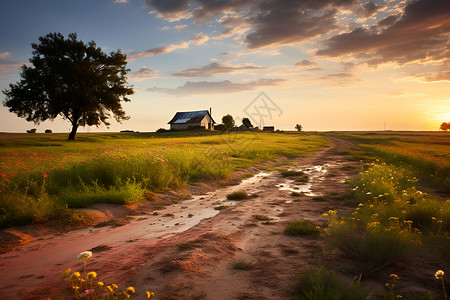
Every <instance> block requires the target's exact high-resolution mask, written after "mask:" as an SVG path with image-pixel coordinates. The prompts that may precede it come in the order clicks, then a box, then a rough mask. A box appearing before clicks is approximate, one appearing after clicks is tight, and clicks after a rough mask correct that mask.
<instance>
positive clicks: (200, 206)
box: [0, 137, 439, 299]
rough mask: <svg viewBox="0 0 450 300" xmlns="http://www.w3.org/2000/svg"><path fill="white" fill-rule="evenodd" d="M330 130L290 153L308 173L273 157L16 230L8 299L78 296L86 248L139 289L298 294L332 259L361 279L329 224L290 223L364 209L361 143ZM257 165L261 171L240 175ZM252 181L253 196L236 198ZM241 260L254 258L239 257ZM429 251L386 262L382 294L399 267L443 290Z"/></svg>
mask: <svg viewBox="0 0 450 300" xmlns="http://www.w3.org/2000/svg"><path fill="white" fill-rule="evenodd" d="M330 140H331V146H330V147H329V148H326V149H322V150H320V151H318V152H316V153H315V154H313V155H310V156H308V157H303V158H296V159H290V160H289V169H292V170H297V171H303V172H304V173H305V174H306V175H307V176H308V179H309V180H308V181H307V182H295V180H294V179H295V178H296V177H283V176H282V175H281V174H280V173H279V172H277V171H270V172H269V171H262V170H266V169H267V167H269V166H272V167H273V165H274V162H273V161H272V162H267V163H265V164H260V165H258V166H256V167H253V168H251V169H248V170H238V171H237V172H236V173H235V174H234V177H233V178H234V179H235V180H233V182H234V183H236V184H235V185H231V186H226V187H220V185H218V184H217V183H215V184H204V183H197V184H195V185H193V186H191V187H190V189H189V190H188V191H187V190H184V191H176V192H170V193H166V194H162V195H155V196H154V197H152V200H151V201H147V202H146V203H143V204H139V205H133V206H125V207H122V206H111V205H97V206H94V207H92V208H90V209H86V210H85V211H88V212H90V213H91V214H95V216H96V217H95V218H94V219H95V224H94V225H95V226H91V227H88V228H84V229H78V230H72V231H69V232H61V231H60V230H59V229H58V228H56V226H53V228H52V226H48V224H47V225H39V226H33V227H30V226H29V227H21V228H10V229H8V230H4V231H2V232H1V234H0V239H1V241H2V245H3V246H2V251H3V252H4V253H3V254H0V274H1V278H2V280H1V282H0V291H2V292H1V293H0V299H48V298H51V299H70V297H71V295H72V294H71V286H70V283H69V281H68V280H67V279H63V278H61V276H60V274H61V272H62V271H63V270H65V269H66V268H71V269H72V270H81V269H82V265H81V263H80V262H79V261H77V259H76V256H77V254H78V253H80V252H82V251H86V250H90V251H92V252H93V257H92V258H91V259H89V260H88V261H87V269H88V271H95V272H97V274H98V277H99V279H100V280H102V281H103V282H105V283H116V284H118V285H119V287H122V288H126V287H128V286H133V287H134V288H135V289H136V294H135V299H145V298H146V297H145V292H146V291H151V292H154V293H155V295H156V298H163V299H291V298H293V295H294V294H295V292H296V287H297V284H298V278H299V273H300V272H304V271H307V270H309V269H311V268H312V267H320V266H321V265H327V266H329V267H330V268H332V269H334V270H337V271H338V272H339V274H341V275H339V276H340V277H341V278H342V279H343V280H344V281H347V282H351V280H352V278H354V277H355V276H356V277H357V275H359V273H360V272H359V267H358V265H357V264H356V263H355V262H353V261H351V260H349V259H348V258H346V256H345V253H339V252H329V251H326V249H327V248H326V247H324V246H325V245H324V242H323V239H322V238H321V237H320V235H318V234H307V235H303V236H289V235H285V234H284V228H285V225H286V224H287V223H288V222H290V221H292V220H296V219H303V220H308V221H311V222H312V223H314V224H315V225H317V226H321V227H324V226H326V219H325V218H324V217H323V216H322V214H323V213H324V212H327V211H328V210H337V211H338V212H339V213H340V214H344V213H346V212H349V211H351V210H352V209H353V208H352V207H349V206H347V205H345V204H344V201H342V199H345V197H346V195H348V194H349V193H350V190H351V187H350V185H348V184H346V183H345V182H346V180H348V179H351V178H353V177H355V176H356V175H357V174H358V172H359V167H360V163H359V162H355V161H354V160H351V159H350V158H349V157H347V156H346V149H348V148H349V147H351V146H352V144H351V143H349V142H347V141H344V140H341V139H337V138H333V137H330ZM285 162H286V161H285ZM249 172H250V173H252V174H255V176H253V177H251V178H248V179H245V180H242V182H240V183H238V180H237V179H239V178H242V174H244V173H249ZM240 190H244V191H246V192H247V193H248V194H249V197H248V198H247V199H244V200H227V197H226V196H227V195H228V194H230V193H231V192H234V191H240ZM189 194H192V195H194V196H193V197H190V196H189V197H188V196H187V195H189ZM186 198H189V199H186ZM180 199H181V201H180ZM175 202H179V203H175ZM55 228H56V229H55ZM239 260H241V261H243V262H245V264H244V267H241V268H237V267H233V265H234V263H236V262H237V261H239ZM424 260H426V258H422V257H420V258H418V260H417V263H414V264H411V265H408V264H405V263H403V262H400V263H398V264H395V265H389V266H386V267H385V268H383V269H382V270H377V271H376V272H374V273H373V274H371V275H370V276H366V277H363V278H362V280H363V286H364V287H367V288H370V289H371V292H370V293H371V295H373V296H377V295H382V293H383V291H384V284H385V283H386V282H387V281H386V280H387V279H386V278H388V277H389V274H390V273H396V274H399V276H400V277H401V278H402V276H404V277H405V278H406V279H405V280H404V281H402V284H403V288H404V289H405V290H408V289H410V290H414V291H419V292H424V291H425V290H427V289H426V288H425V287H428V288H429V287H430V286H431V290H432V292H433V293H438V292H439V286H436V283H435V282H434V281H433V280H432V278H430V280H428V279H426V278H428V277H427V276H428V275H426V276H425V275H423V276H422V277H421V276H420V275H418V274H416V275H414V274H415V273H420V272H422V271H423V272H425V271H426V272H432V274H434V271H435V267H434V266H432V265H430V266H428V265H429V264H428V262H426V261H425V262H424ZM423 265H425V266H428V267H423ZM433 270H434V271H433ZM386 274H387V275H386ZM428 290H429V289H428Z"/></svg>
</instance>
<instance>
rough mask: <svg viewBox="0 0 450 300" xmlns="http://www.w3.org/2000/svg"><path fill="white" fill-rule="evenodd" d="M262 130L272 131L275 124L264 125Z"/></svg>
mask: <svg viewBox="0 0 450 300" xmlns="http://www.w3.org/2000/svg"><path fill="white" fill-rule="evenodd" d="M263 131H270V132H273V131H275V126H264V127H263Z"/></svg>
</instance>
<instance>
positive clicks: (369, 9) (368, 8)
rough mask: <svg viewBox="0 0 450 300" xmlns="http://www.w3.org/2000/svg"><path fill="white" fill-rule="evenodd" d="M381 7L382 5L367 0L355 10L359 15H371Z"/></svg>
mask: <svg viewBox="0 0 450 300" xmlns="http://www.w3.org/2000/svg"><path fill="white" fill-rule="evenodd" d="M382 8H383V5H378V4H375V3H373V1H369V2H367V3H366V4H364V5H363V6H361V7H360V8H359V9H357V10H356V12H357V13H358V14H360V15H362V16H363V17H366V18H368V17H370V16H372V15H374V14H375V13H377V12H378V11H379V10H381V9H382Z"/></svg>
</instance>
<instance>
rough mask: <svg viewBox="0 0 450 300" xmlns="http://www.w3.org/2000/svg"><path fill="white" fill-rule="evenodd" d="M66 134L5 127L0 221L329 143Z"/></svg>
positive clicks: (41, 217) (281, 137) (26, 218)
mask: <svg viewBox="0 0 450 300" xmlns="http://www.w3.org/2000/svg"><path fill="white" fill-rule="evenodd" d="M66 139H67V135H66V134H51V135H50V134H33V135H27V134H4V133H0V170H1V171H0V227H5V226H11V225H14V224H24V223H30V222H42V221H45V220H47V219H49V218H52V217H54V216H57V215H58V214H59V209H60V207H63V208H64V207H66V206H67V207H86V206H89V205H92V204H95V203H115V204H127V203H134V202H138V201H142V199H143V198H144V193H145V192H147V191H148V192H164V191H167V190H171V189H177V188H182V187H186V186H187V185H188V184H189V183H191V182H195V181H205V180H219V179H224V178H226V177H227V176H228V175H229V174H230V173H231V172H233V170H234V169H236V168H246V167H249V166H251V165H254V164H256V163H258V162H261V161H264V160H267V159H273V158H277V157H280V156H286V157H293V156H299V155H307V154H308V153H310V152H311V151H314V150H316V149H318V148H319V147H323V146H326V145H327V143H328V142H327V141H326V140H325V139H324V138H322V137H320V136H318V135H310V136H308V137H305V136H301V135H298V134H289V133H287V134H253V133H251V134H250V133H237V134H235V133H232V134H221V133H213V132H175V133H170V132H169V133H157V134H156V133H114V134H101V133H91V134H84V133H80V134H79V135H78V136H77V140H76V141H75V142H71V141H67V140H66ZM248 176H249V175H248ZM16 198H20V199H19V200H17V201H13V200H12V199H16ZM23 203H30V205H23Z"/></svg>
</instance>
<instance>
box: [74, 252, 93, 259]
mask: <svg viewBox="0 0 450 300" xmlns="http://www.w3.org/2000/svg"><path fill="white" fill-rule="evenodd" d="M91 257H92V252H91V251H84V252H81V253H80V254H78V255H77V258H78V259H79V260H83V261H84V260H86V259H88V258H91Z"/></svg>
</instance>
